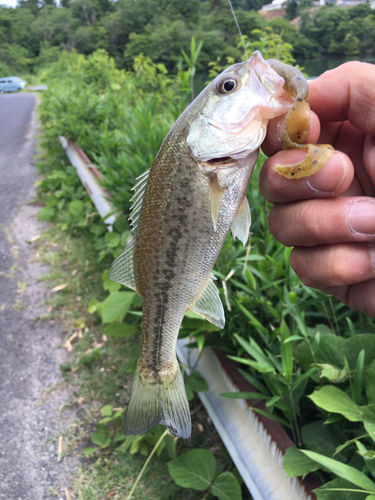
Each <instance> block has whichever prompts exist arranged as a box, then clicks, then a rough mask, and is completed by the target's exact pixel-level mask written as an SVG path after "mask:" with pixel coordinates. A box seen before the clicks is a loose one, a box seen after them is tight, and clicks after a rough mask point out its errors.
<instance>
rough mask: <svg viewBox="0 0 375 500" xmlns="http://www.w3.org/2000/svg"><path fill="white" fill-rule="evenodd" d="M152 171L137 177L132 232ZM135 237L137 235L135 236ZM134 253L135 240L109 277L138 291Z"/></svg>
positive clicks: (115, 262)
mask: <svg viewBox="0 0 375 500" xmlns="http://www.w3.org/2000/svg"><path fill="white" fill-rule="evenodd" d="M149 173H150V169H148V170H146V172H143V174H142V175H140V176H139V177H137V179H136V181H137V183H136V184H135V186H134V187H133V189H132V191H135V193H134V196H133V197H132V198H131V200H130V201H132V202H133V204H132V206H131V208H130V210H131V215H130V218H129V220H130V221H131V225H132V226H133V229H132V231H133V232H134V233H135V232H136V231H137V227H138V220H139V214H140V213H141V208H142V201H143V195H144V192H145V189H146V184H147V179H148V174H149ZM134 237H135V235H134ZM133 252H134V240H133V241H131V242H130V243H129V244H128V245H127V247H126V248H125V250H124V251H123V252H122V254H121V255H119V256H118V257H117V259H116V260H115V261H114V262H113V264H112V267H111V270H110V271H109V277H110V278H111V280H113V281H117V283H121V285H125V286H128V287H129V288H132V289H133V290H135V291H137V287H136V284H135V277H134V265H133Z"/></svg>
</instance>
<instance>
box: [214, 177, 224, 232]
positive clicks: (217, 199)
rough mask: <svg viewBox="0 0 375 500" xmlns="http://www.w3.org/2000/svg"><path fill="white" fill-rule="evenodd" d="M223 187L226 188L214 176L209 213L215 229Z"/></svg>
mask: <svg viewBox="0 0 375 500" xmlns="http://www.w3.org/2000/svg"><path fill="white" fill-rule="evenodd" d="M225 189H226V188H222V187H221V186H220V184H219V183H218V181H217V178H216V176H215V177H214V179H213V181H212V191H211V214H212V222H213V224H214V229H215V231H216V228H217V222H218V220H219V212H220V206H221V202H222V200H223V196H224V192H225Z"/></svg>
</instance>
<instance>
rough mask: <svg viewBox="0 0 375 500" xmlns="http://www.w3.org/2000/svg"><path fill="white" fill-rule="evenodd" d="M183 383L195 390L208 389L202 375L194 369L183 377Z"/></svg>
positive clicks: (202, 390)
mask: <svg viewBox="0 0 375 500" xmlns="http://www.w3.org/2000/svg"><path fill="white" fill-rule="evenodd" d="M185 384H186V385H188V386H189V387H190V388H191V389H192V390H193V391H195V392H204V391H208V384H207V381H206V379H205V378H203V377H202V375H201V374H200V373H199V372H198V371H195V372H193V373H191V374H190V375H188V376H187V377H186V378H185Z"/></svg>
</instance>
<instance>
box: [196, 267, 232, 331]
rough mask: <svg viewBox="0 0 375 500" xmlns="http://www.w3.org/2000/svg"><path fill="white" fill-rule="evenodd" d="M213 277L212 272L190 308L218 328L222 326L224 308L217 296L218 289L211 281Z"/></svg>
mask: <svg viewBox="0 0 375 500" xmlns="http://www.w3.org/2000/svg"><path fill="white" fill-rule="evenodd" d="M215 279H216V278H215V276H214V275H213V274H212V275H211V278H210V280H209V281H208V283H207V285H206V288H205V289H204V290H203V293H202V294H201V296H200V297H199V299H198V300H197V301H196V303H195V305H194V307H192V309H191V310H192V311H194V312H196V313H197V314H199V315H200V316H203V318H204V319H206V320H207V321H209V322H210V323H212V324H213V325H215V326H217V327H218V328H224V325H225V315H224V308H223V304H222V303H221V300H220V297H219V290H218V289H217V288H216V285H215V283H214V281H213V280H215Z"/></svg>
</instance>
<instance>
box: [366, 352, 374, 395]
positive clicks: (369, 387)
mask: <svg viewBox="0 0 375 500" xmlns="http://www.w3.org/2000/svg"><path fill="white" fill-rule="evenodd" d="M365 389H366V396H367V399H368V402H369V403H370V404H375V359H374V361H373V362H372V363H370V364H369V366H368V367H367V370H366V373H365Z"/></svg>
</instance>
